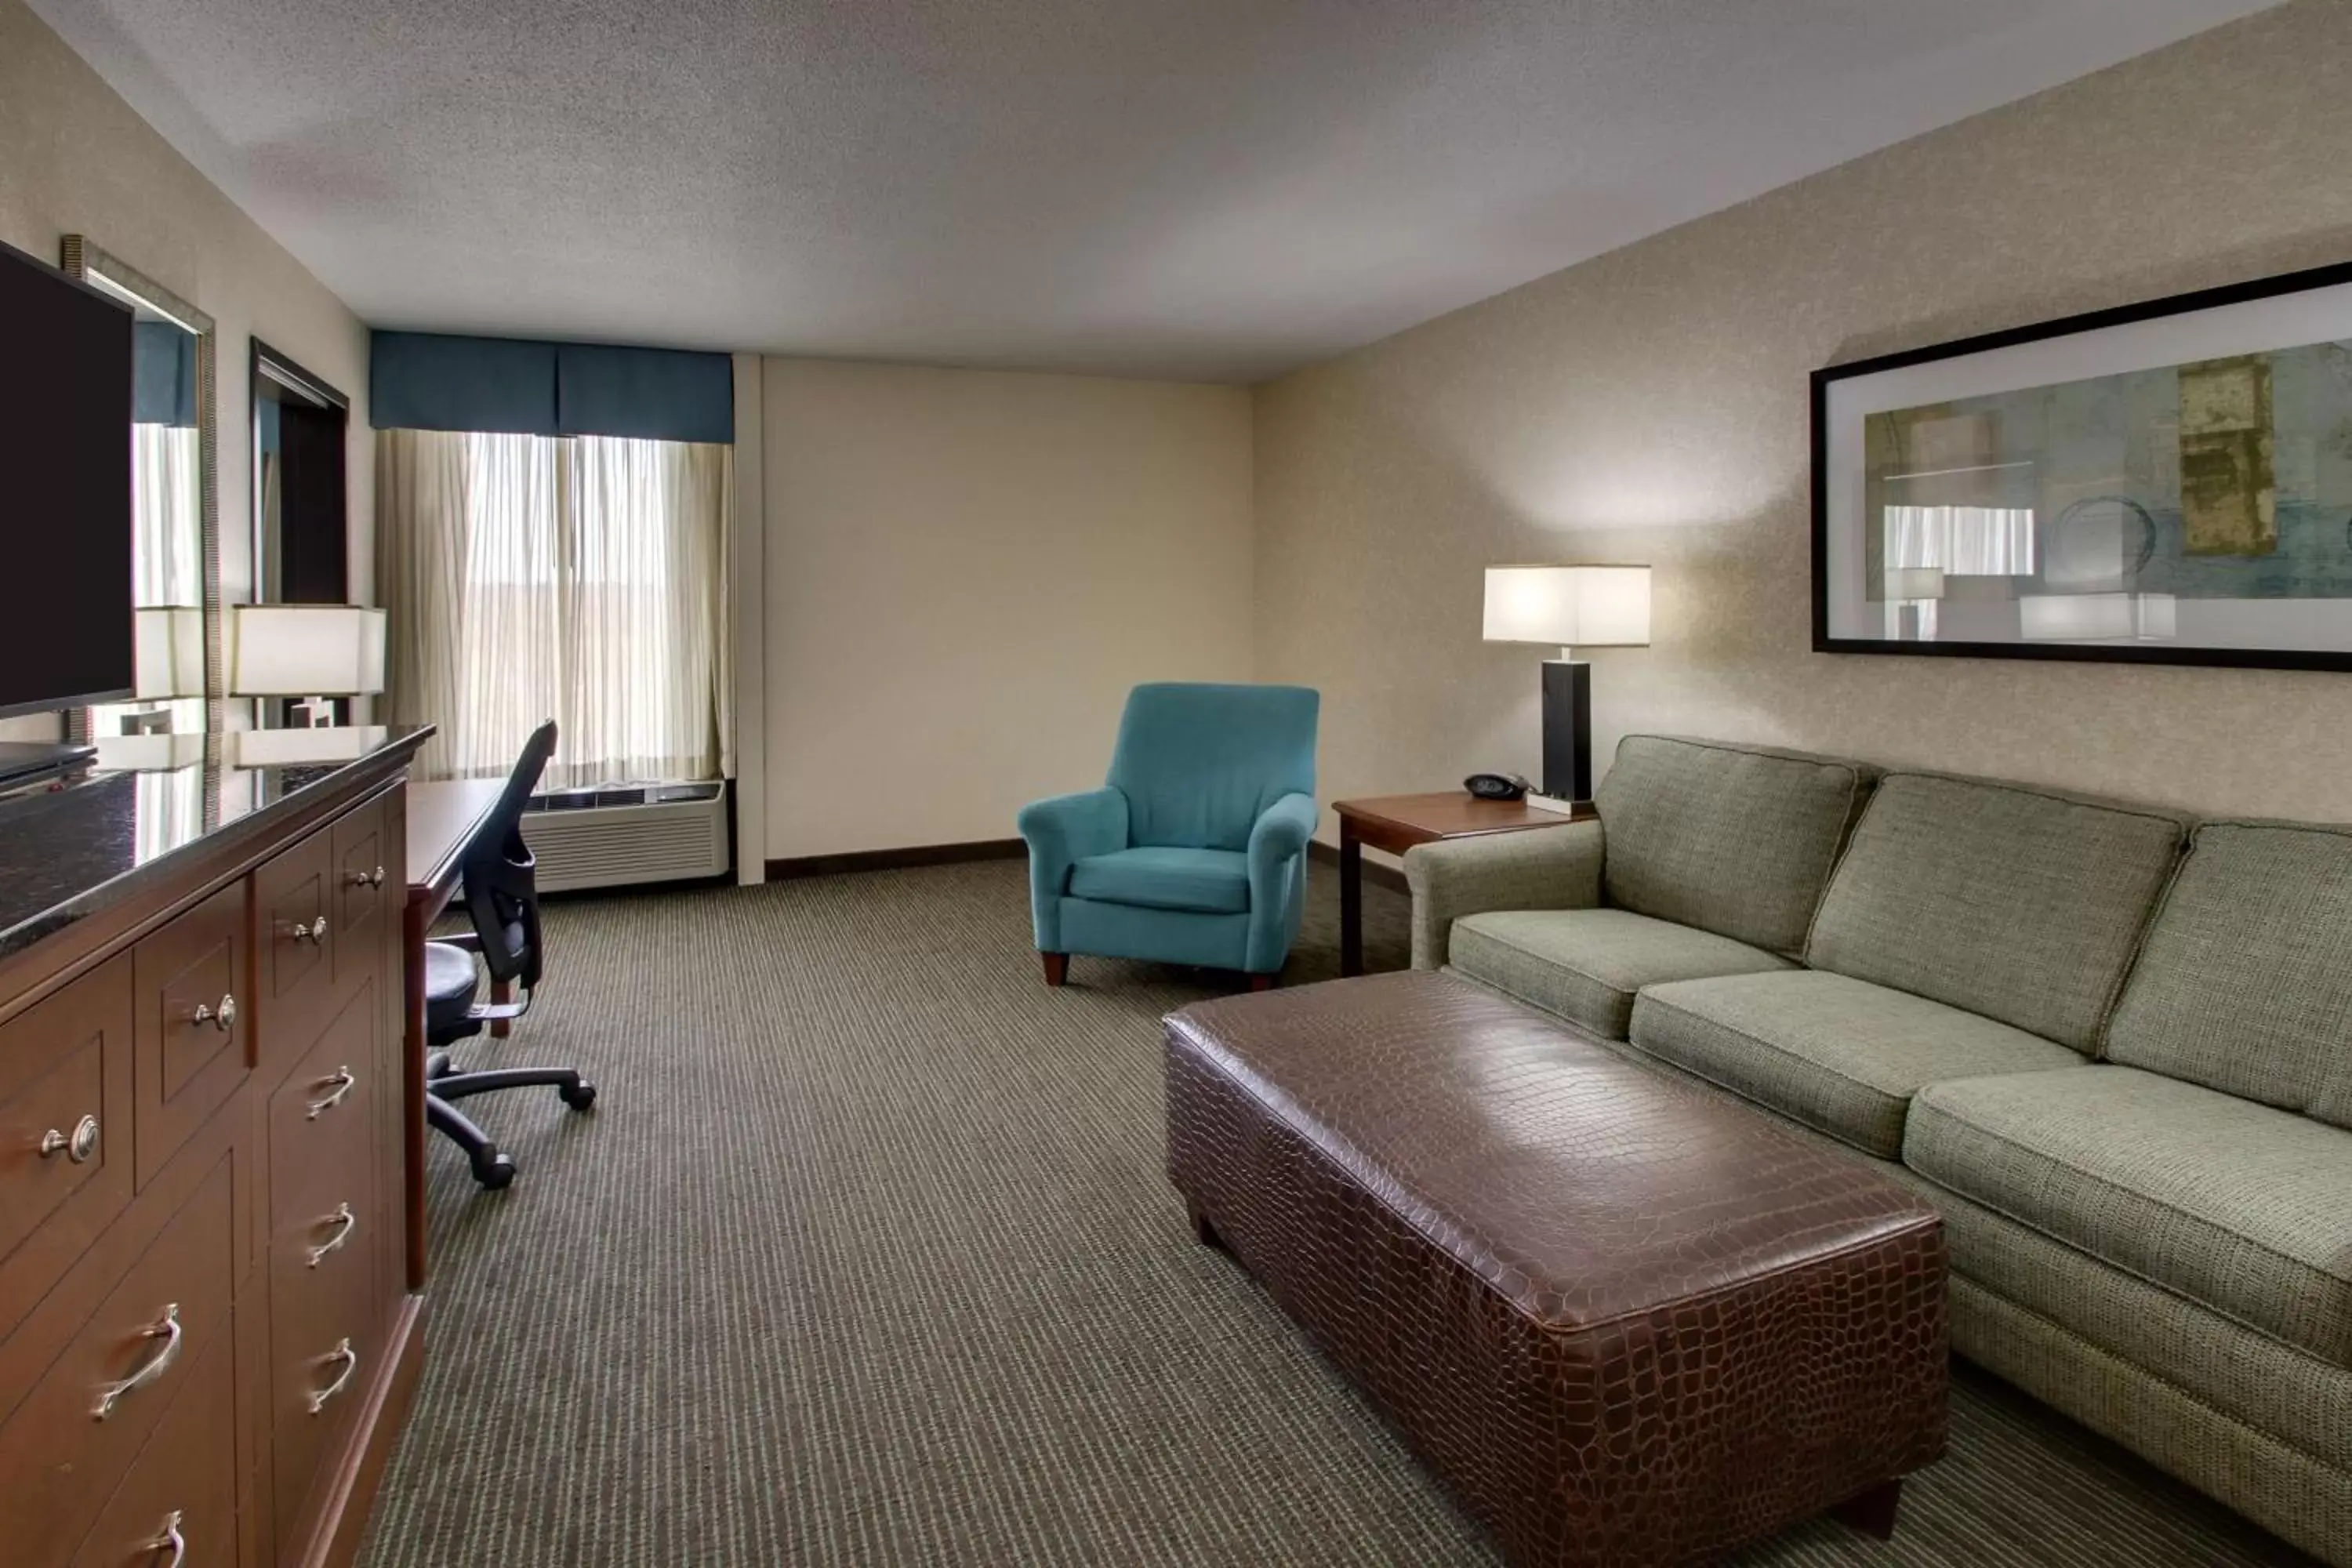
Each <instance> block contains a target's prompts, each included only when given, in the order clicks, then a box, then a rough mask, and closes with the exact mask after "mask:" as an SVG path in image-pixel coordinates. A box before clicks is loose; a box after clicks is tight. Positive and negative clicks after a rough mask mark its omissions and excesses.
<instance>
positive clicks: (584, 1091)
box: [555, 1079, 596, 1110]
mask: <svg viewBox="0 0 2352 1568" xmlns="http://www.w3.org/2000/svg"><path fill="white" fill-rule="evenodd" d="M555 1092H556V1095H557V1097H558V1098H559V1099H561V1100H562V1101H563V1103H564V1104H566V1105H568V1106H570V1107H571V1108H572V1110H587V1109H588V1108H589V1107H590V1106H592V1105H593V1104H595V1103H596V1086H595V1085H594V1084H593V1083H590V1082H588V1081H587V1080H586V1079H582V1080H581V1081H580V1082H578V1083H575V1084H572V1085H571V1086H570V1087H569V1088H564V1089H557V1090H556V1091H555Z"/></svg>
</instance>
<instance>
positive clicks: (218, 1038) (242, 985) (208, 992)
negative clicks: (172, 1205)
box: [132, 881, 253, 1187]
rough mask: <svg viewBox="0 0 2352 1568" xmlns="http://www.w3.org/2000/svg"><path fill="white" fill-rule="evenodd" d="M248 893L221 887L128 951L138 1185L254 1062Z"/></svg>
mask: <svg viewBox="0 0 2352 1568" xmlns="http://www.w3.org/2000/svg"><path fill="white" fill-rule="evenodd" d="M245 958H246V886H245V884H244V883H243V882H242V881H240V882H238V883H236V885H235V886H233V887H228V888H224V889H221V890H220V891H219V892H217V893H215V894H214V895H213V896H212V897H211V898H209V899H206V900H205V901H204V902H203V903H201V904H198V905H197V906H196V907H195V908H194V909H193V910H188V911H187V912H186V913H185V914H184V915H181V916H179V917H178V918H177V919H175V920H173V921H172V922H171V923H170V924H169V925H166V926H164V927H163V929H162V930H161V931H156V932H154V933H153V934H152V935H150V936H148V937H147V938H145V939H144V940H142V942H140V943H139V945H138V947H137V948H135V949H134V950H133V951H132V961H133V962H132V992H133V995H134V999H135V1003H136V1005H137V1007H138V1026H137V1028H138V1032H137V1035H136V1037H135V1038H136V1041H137V1052H138V1065H137V1067H136V1068H135V1070H134V1072H133V1075H132V1077H133V1082H134V1083H135V1084H136V1086H137V1091H138V1107H137V1110H136V1112H135V1117H136V1120H135V1121H134V1124H133V1125H134V1130H135V1131H134V1140H135V1144H136V1148H137V1151H138V1161H139V1176H138V1180H139V1184H140V1185H141V1186H142V1187H144V1186H145V1185H146V1184H147V1183H148V1182H149V1181H150V1180H152V1178H153V1177H154V1174H155V1173H156V1172H158V1171H160V1170H162V1169H163V1166H164V1164H165V1163H167V1162H169V1161H170V1159H171V1158H172V1156H173V1154H175V1153H177V1152H179V1151H180V1147H181V1145H183V1144H184V1143H185V1142H187V1141H188V1138H189V1135H190V1134H191V1133H193V1132H194V1131H195V1130H196V1129H197V1128H198V1127H201V1126H202V1125H204V1121H205V1118H206V1117H208V1116H210V1115H211V1114H212V1113H213V1112H214V1111H215V1110H218V1109H219V1108H220V1107H221V1105H222V1104H223V1103H225V1102H226V1100H227V1099H228V1097H229V1096H230V1095H232V1094H234V1093H236V1087H237V1085H238V1084H240V1083H243V1082H244V1081H245V1075H246V1073H247V1071H248V1070H249V1069H250V1067H251V1064H250V1063H249V1062H248V1060H247V1056H246V1044H247V1040H248V1039H249V1038H250V1037H251V1036H252V1033H253V1017H252V1008H251V1007H250V1006H249V1005H247V998H246V997H245V996H243V995H241V994H240V993H242V992H244V991H245V990H246V981H245Z"/></svg>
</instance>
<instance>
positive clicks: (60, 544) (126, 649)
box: [0, 245, 132, 715]
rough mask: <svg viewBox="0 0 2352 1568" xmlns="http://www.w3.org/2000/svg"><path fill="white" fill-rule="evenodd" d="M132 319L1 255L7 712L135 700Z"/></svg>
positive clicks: (0, 500)
mask: <svg viewBox="0 0 2352 1568" xmlns="http://www.w3.org/2000/svg"><path fill="white" fill-rule="evenodd" d="M131 637H132V633H131V308H130V307H129V306H127V305H124V304H121V303H120V302H118V301H116V300H110V299H108V298H107V297H106V296H105V295H103V294H101V293H100V292H99V291H98V290H97V289H91V288H89V287H87V286H85V285H83V284H81V283H79V282H76V281H75V280H74V279H70V278H68V277H67V276H66V275H65V274H64V273H62V272H60V271H58V269H57V268H54V267H50V266H47V265H46V264H44V263H42V262H40V261H37V260H36V259H34V258H32V257H29V256H27V255H26V254H25V253H24V252H23V251H21V250H16V249H12V248H11V247H8V246H5V245H0V715H5V714H12V713H30V712H37V711H39V710H43V709H51V708H69V707H75V706H78V705H79V704H81V703H85V702H109V701H116V700H121V699H122V698H125V697H128V696H130V695H131Z"/></svg>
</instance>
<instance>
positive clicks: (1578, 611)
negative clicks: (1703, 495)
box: [1486, 566, 1650, 647]
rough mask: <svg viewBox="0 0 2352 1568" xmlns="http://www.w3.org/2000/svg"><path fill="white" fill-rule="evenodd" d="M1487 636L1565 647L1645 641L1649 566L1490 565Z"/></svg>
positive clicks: (1495, 639) (1642, 644)
mask: <svg viewBox="0 0 2352 1568" xmlns="http://www.w3.org/2000/svg"><path fill="white" fill-rule="evenodd" d="M1486 640H1487V641H1488V642H1540V643H1557V644H1559V646H1561V647H1646V646H1647V645H1648V643H1649V640H1650V569H1649V568H1648V567H1647V566H1489V567H1487V568H1486Z"/></svg>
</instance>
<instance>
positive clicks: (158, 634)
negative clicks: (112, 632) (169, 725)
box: [131, 605, 205, 702]
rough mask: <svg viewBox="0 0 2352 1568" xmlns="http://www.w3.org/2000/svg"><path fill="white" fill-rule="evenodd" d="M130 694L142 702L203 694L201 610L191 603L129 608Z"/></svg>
mask: <svg viewBox="0 0 2352 1568" xmlns="http://www.w3.org/2000/svg"><path fill="white" fill-rule="evenodd" d="M131 624H132V626H133V628H134V629H133V634H132V636H133V641H132V644H131V695H132V696H133V697H136V698H137V699H139V700H141V701H142V702H152V701H155V700H159V699H162V698H167V697H202V696H203V695H204V694H205V613H204V611H202V610H200V609H197V608H195V607H194V605H162V606H158V607H152V608H150V607H147V606H143V605H142V607H141V608H139V609H138V610H136V611H133V612H132V616H131Z"/></svg>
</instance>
